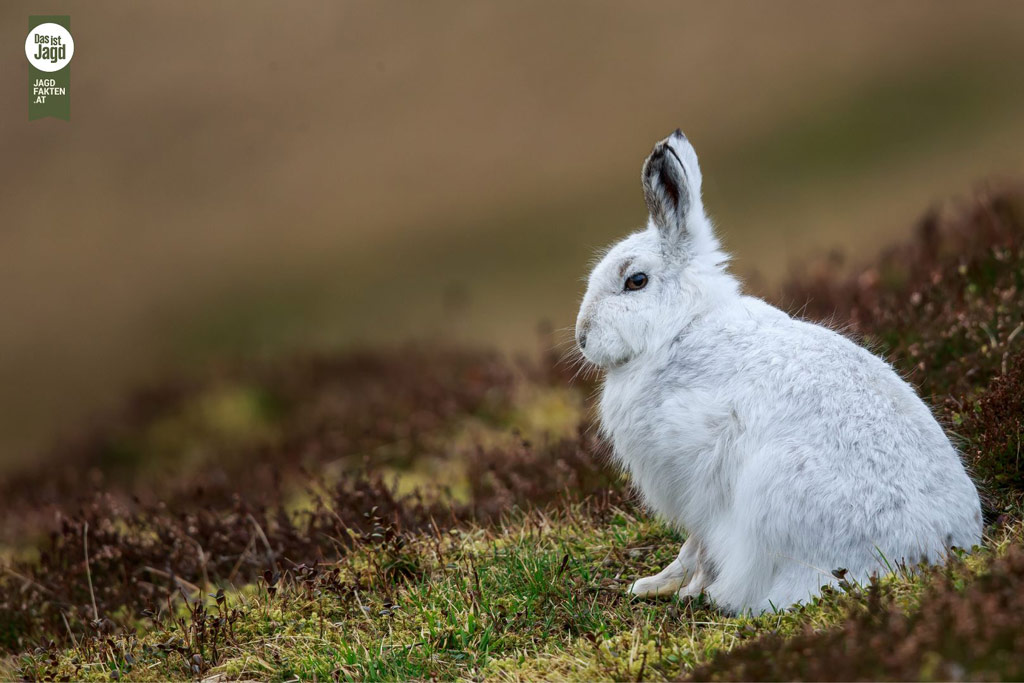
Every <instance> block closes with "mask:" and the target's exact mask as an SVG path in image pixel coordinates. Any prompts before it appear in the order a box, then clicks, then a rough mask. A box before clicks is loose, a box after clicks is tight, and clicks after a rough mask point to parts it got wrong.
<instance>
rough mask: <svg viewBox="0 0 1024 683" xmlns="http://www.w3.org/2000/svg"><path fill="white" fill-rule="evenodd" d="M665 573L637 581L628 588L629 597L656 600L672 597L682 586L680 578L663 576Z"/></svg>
mask: <svg viewBox="0 0 1024 683" xmlns="http://www.w3.org/2000/svg"><path fill="white" fill-rule="evenodd" d="M664 574H665V572H661V573H660V574H655V575H654V576H648V577H645V578H643V579H637V580H636V581H635V582H634V583H633V585H632V586H630V587H629V593H630V595H635V596H636V597H638V598H658V597H663V596H665V595H672V594H673V593H675V592H676V591H677V590H679V587H680V586H682V585H683V577H681V576H664Z"/></svg>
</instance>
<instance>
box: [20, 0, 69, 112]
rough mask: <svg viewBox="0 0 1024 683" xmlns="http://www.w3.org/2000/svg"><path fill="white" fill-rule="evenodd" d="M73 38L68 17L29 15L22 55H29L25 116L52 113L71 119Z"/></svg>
mask: <svg viewBox="0 0 1024 683" xmlns="http://www.w3.org/2000/svg"><path fill="white" fill-rule="evenodd" d="M74 55H75V41H74V39H73V38H72V37H71V17H69V16H63V15H58V16H49V15H47V16H32V17H29V18H28V37H27V38H26V39H25V56H26V57H28V120H29V121H33V120H35V119H41V118H45V117H47V116H52V117H54V118H57V119H64V120H65V121H70V120H71V93H70V88H71V67H70V66H69V64H70V63H71V58H72V57H73V56H74Z"/></svg>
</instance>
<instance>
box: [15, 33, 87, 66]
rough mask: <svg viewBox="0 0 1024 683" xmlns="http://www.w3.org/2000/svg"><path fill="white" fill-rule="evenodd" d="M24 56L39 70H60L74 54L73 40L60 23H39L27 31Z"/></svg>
mask: <svg viewBox="0 0 1024 683" xmlns="http://www.w3.org/2000/svg"><path fill="white" fill-rule="evenodd" d="M25 56H26V57H28V61H29V63H31V64H32V66H34V67H35V68H37V69H39V70H40V71H46V72H47V73H52V72H54V71H60V70H61V69H63V68H64V67H66V66H67V65H68V63H69V62H70V61H71V58H72V57H74V56H75V41H74V39H73V38H72V37H71V33H69V32H68V30H67V29H66V28H64V27H63V26H61V25H60V24H39V26H36V27H35V28H34V29H32V30H31V31H29V32H28V38H26V39H25Z"/></svg>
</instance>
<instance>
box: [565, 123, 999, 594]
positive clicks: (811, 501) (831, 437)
mask: <svg viewBox="0 0 1024 683" xmlns="http://www.w3.org/2000/svg"><path fill="white" fill-rule="evenodd" d="M642 179H643V189H644V197H645V199H646V202H647V208H648V210H649V211H650V220H649V223H648V226H647V228H646V229H645V230H641V231H639V232H636V233H634V234H632V235H630V236H629V237H627V238H625V239H624V240H622V241H621V242H619V243H618V244H616V245H615V246H613V247H612V248H611V249H610V250H609V251H608V253H607V254H606V255H605V256H604V258H603V259H602V260H601V262H600V263H599V264H598V265H597V266H596V267H595V268H594V270H593V272H592V273H591V274H590V280H589V283H588V286H587V293H586V295H585V296H584V298H583V302H582V304H581V306H580V312H579V318H578V319H577V322H576V340H577V343H578V345H579V348H580V350H581V351H582V353H583V355H584V356H585V357H586V359H587V360H588V361H590V362H591V363H593V364H595V365H597V366H599V367H600V368H602V369H603V370H604V372H605V380H604V387H603V393H602V395H601V404H600V415H601V426H602V430H603V432H604V433H605V435H606V436H607V437H609V438H610V440H611V442H612V445H613V448H614V453H615V458H616V460H617V461H618V462H619V463H620V464H621V465H622V466H623V467H624V468H626V469H627V470H628V472H629V473H630V475H631V477H632V480H633V482H634V483H635V485H636V486H637V487H638V488H639V490H640V492H641V494H642V496H643V498H644V500H645V502H646V503H647V504H648V506H649V507H650V508H652V509H653V510H654V511H655V512H657V513H659V514H660V515H662V516H663V517H664V518H665V519H666V520H668V521H669V522H670V523H672V524H673V525H675V526H677V527H679V528H681V529H682V530H684V531H685V532H686V534H687V539H686V542H685V543H684V544H683V547H682V549H681V550H680V551H679V556H678V557H677V558H676V559H675V560H674V561H673V562H672V563H671V564H670V565H669V566H668V567H666V568H665V569H664V570H663V571H661V572H660V573H659V574H657V575H655V576H651V577H648V578H644V579H640V580H639V581H637V582H636V583H634V584H633V586H632V587H631V589H630V590H631V592H632V593H633V594H635V595H641V596H651V595H670V594H671V593H673V592H676V591H678V593H679V595H680V596H686V595H697V594H699V593H701V592H705V593H706V594H707V595H708V597H710V598H711V599H712V600H713V601H714V602H715V603H716V604H717V605H719V606H720V607H721V608H722V609H725V610H728V611H732V612H740V611H747V610H752V611H753V612H755V613H758V612H762V611H765V610H771V609H782V608H785V607H788V606H790V605H792V604H794V603H796V602H799V601H801V600H806V599H808V598H810V597H811V596H812V595H814V594H815V593H817V592H818V591H819V589H820V588H821V586H822V585H824V584H834V583H836V577H835V576H833V574H832V570H835V569H839V568H845V569H847V570H848V572H849V573H848V574H847V578H848V579H856V580H860V581H863V580H865V579H867V578H868V577H869V576H870V575H871V574H872V573H884V572H885V571H886V570H887V567H890V566H896V564H897V563H904V562H905V563H907V564H916V563H917V562H919V561H921V560H929V561H941V560H942V559H944V558H945V557H946V553H947V552H948V550H949V548H950V547H951V546H957V547H960V548H964V549H969V548H971V547H972V546H973V545H975V544H977V543H979V542H980V540H981V532H982V519H981V506H980V503H979V499H978V493H977V490H976V489H975V487H974V484H973V483H972V482H971V480H970V478H969V477H968V476H967V473H966V472H965V470H964V467H963V464H962V463H961V461H960V457H959V455H958V453H957V451H956V450H955V449H954V448H953V446H952V445H951V444H950V442H949V439H948V438H947V437H946V435H945V434H944V433H943V430H942V428H941V427H940V426H939V424H938V423H937V422H936V421H935V418H934V417H933V416H932V413H931V412H930V410H929V409H928V408H927V407H926V406H925V404H924V403H923V402H922V401H921V399H920V398H918V396H917V394H916V393H915V392H914V390H913V389H912V388H911V387H910V386H909V385H908V384H907V383H906V382H904V381H903V380H902V379H900V377H899V376H898V375H897V374H896V373H895V372H894V371H893V369H892V368H891V367H890V366H889V365H888V364H887V363H886V362H884V361H883V360H881V359H880V358H878V357H877V356H875V355H873V354H871V353H870V352H868V351H867V350H865V349H863V348H861V347H859V346H857V345H856V344H854V343H853V342H851V341H850V340H849V339H847V338H846V337H844V336H842V335H840V334H838V333H836V332H834V331H833V330H830V329H827V328H825V327H821V326H819V325H814V324H811V323H808V322H804V321H801V320H797V319H794V318H791V317H789V316H788V315H786V314H785V313H783V312H782V311H780V310H778V309H776V308H773V307H772V306H770V305H768V304H767V303H765V302H763V301H761V300H760V299H756V298H753V297H750V296H744V295H743V294H741V293H740V288H739V283H738V282H737V281H736V279H735V278H733V277H732V276H731V275H729V273H727V272H726V269H725V264H726V262H727V260H728V256H727V255H726V254H725V253H723V252H722V251H721V250H720V247H719V243H718V240H717V239H716V238H715V235H714V233H713V231H712V226H711V222H710V220H709V219H708V218H707V216H706V215H705V213H704V207H703V204H702V202H701V196H700V188H701V174H700V168H699V166H698V164H697V154H696V152H694V149H693V147H692V146H691V145H690V143H689V141H688V140H687V139H686V137H685V136H684V135H683V134H682V133H681V132H680V131H676V132H675V133H674V134H673V135H671V136H669V137H668V138H666V139H665V140H663V141H662V142H660V143H658V144H657V145H656V146H655V148H654V151H653V152H652V153H651V155H650V156H649V157H648V158H647V161H646V162H645V163H644V167H643V173H642Z"/></svg>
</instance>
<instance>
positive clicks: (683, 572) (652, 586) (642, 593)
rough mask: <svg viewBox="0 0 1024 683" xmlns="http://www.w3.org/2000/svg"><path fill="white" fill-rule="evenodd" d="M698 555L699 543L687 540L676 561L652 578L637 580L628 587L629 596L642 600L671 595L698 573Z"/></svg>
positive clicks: (691, 539) (694, 540) (692, 539)
mask: <svg viewBox="0 0 1024 683" xmlns="http://www.w3.org/2000/svg"><path fill="white" fill-rule="evenodd" d="M699 554H700V542H699V541H697V539H695V538H692V537H691V538H688V539H687V540H686V542H685V543H683V547H682V548H680V549H679V555H678V556H677V557H676V559H674V560H672V562H671V563H670V564H669V565H668V566H667V567H665V568H664V569H662V570H661V571H660V572H658V573H657V574H655V575H654V576H648V577H646V578H643V579H637V581H635V582H634V583H633V585H632V586H630V587H629V592H630V594H632V595H635V596H637V597H642V598H654V597H661V596H665V595H672V594H673V593H675V592H676V591H678V590H679V589H680V587H682V586H684V585H685V584H687V582H688V581H690V577H691V576H694V575H695V574H699V573H700V572H699V571H697V558H698V555H699Z"/></svg>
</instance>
